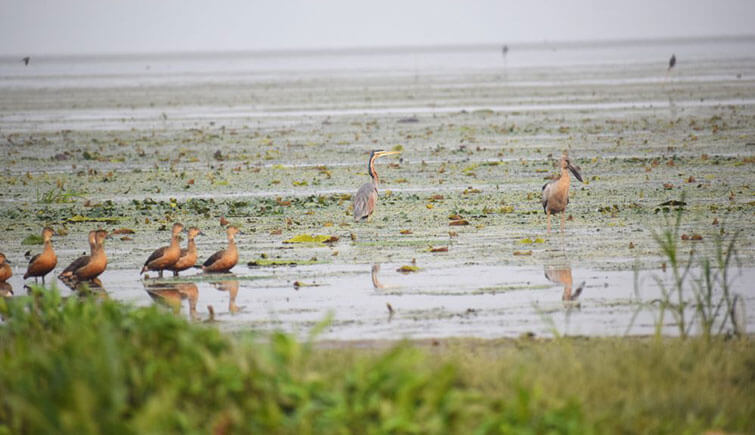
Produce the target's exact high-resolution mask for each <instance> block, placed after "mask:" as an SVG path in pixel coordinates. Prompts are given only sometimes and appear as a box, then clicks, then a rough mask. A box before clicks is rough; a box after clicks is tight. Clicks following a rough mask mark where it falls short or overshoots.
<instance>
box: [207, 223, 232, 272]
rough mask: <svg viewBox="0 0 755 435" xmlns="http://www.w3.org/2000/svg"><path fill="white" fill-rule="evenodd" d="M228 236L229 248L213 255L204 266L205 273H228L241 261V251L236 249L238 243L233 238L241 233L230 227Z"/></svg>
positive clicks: (227, 231)
mask: <svg viewBox="0 0 755 435" xmlns="http://www.w3.org/2000/svg"><path fill="white" fill-rule="evenodd" d="M226 234H228V248H226V249H224V250H222V251H218V252H216V253H214V254H212V256H211V257H210V258H208V259H207V261H205V262H204V265H203V266H202V270H203V271H204V272H228V271H229V270H231V269H232V268H233V266H235V265H236V263H237V262H238V261H239V251H238V249H236V242H235V240H234V238H233V236H235V235H236V234H241V231H239V229H238V228H236V227H234V226H230V227H228V229H226Z"/></svg>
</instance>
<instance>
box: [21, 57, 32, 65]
mask: <svg viewBox="0 0 755 435" xmlns="http://www.w3.org/2000/svg"><path fill="white" fill-rule="evenodd" d="M30 60H31V57H29V56H26V57H24V58H22V59H21V62H23V63H24V65H26V66H28V65H29V61H30Z"/></svg>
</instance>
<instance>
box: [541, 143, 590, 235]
mask: <svg viewBox="0 0 755 435" xmlns="http://www.w3.org/2000/svg"><path fill="white" fill-rule="evenodd" d="M559 167H560V168H561V176H560V177H559V178H557V179H556V180H553V181H549V182H548V183H545V185H543V189H542V191H543V200H542V204H543V211H544V212H545V214H546V215H548V233H550V232H551V214H555V213H561V232H562V233H563V231H564V222H565V220H566V205H567V204H569V182H570V179H569V171H571V172H572V173H573V174H574V176H575V177H577V180H579V181H582V174H580V172H579V168H577V167H575V166H572V164H571V161H569V157H568V156H567V155H566V153H564V155H563V157H561V161H560V162H559Z"/></svg>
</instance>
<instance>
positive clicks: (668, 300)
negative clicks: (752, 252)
mask: <svg viewBox="0 0 755 435" xmlns="http://www.w3.org/2000/svg"><path fill="white" fill-rule="evenodd" d="M684 199H685V197H684V195H682V197H681V200H680V201H668V203H674V204H686V202H685V201H684ZM683 216H684V209H683V208H682V207H679V208H678V209H677V211H676V215H675V218H674V220H673V221H670V220H669V219H668V218H666V225H665V227H664V228H662V229H661V230H658V231H654V232H653V239H654V240H655V242H656V244H657V245H658V248H659V250H660V254H661V256H662V257H663V258H664V259H665V260H666V261H667V262H668V265H669V269H670V273H671V283H670V284H669V285H667V284H666V283H665V282H664V280H663V279H662V278H661V277H659V276H655V277H654V278H655V280H656V283H657V284H658V288H659V289H660V290H661V297H660V298H659V299H658V300H656V301H653V302H654V303H653V304H640V305H639V306H638V310H642V309H647V310H649V311H651V312H652V313H654V314H655V316H656V318H655V328H656V335H657V336H660V334H661V328H662V327H663V325H664V324H665V320H664V318H665V315H666V313H667V312H668V313H671V315H672V317H673V319H674V324H675V326H676V327H677V329H678V332H679V336H680V337H688V336H689V335H690V334H691V333H692V327H693V326H695V325H697V327H698V329H699V332H700V333H701V334H702V336H703V337H705V338H706V339H710V337H711V336H713V335H716V334H722V333H724V332H726V333H730V334H735V335H742V334H744V333H745V331H744V326H745V325H744V324H743V323H744V322H741V321H740V320H739V315H738V314H740V312H743V307H742V306H741V304H742V303H741V300H740V299H739V296H738V295H736V294H733V293H732V292H731V287H732V280H733V277H732V269H733V268H734V266H735V262H736V257H737V255H736V243H737V238H738V237H739V233H734V234H731V235H728V234H726V231H725V229H724V228H723V225H722V226H721V232H720V233H719V234H716V235H715V236H714V242H713V243H714V253H715V254H714V257H713V258H712V259H711V258H709V257H707V256H703V255H701V254H699V253H698V252H697V251H696V250H695V249H690V250H689V254H688V255H687V256H686V257H685V258H682V257H683V255H684V254H683V253H682V245H681V243H680V240H682V236H681V224H682V219H683ZM695 266H697V269H698V270H699V272H698V273H695V269H694V267H695ZM635 292H636V293H637V296H638V299H639V287H638V285H637V283H636V282H635ZM738 301H739V303H738ZM635 317H636V314H635ZM630 327H631V325H630Z"/></svg>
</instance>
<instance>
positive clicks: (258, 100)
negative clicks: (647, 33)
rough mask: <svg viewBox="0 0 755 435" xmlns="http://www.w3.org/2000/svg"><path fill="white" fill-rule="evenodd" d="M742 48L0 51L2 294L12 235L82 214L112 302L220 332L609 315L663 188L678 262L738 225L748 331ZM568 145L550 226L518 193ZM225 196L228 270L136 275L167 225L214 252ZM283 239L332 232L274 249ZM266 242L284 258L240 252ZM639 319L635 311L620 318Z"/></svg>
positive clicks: (483, 332) (753, 307)
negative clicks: (676, 220) (207, 323)
mask: <svg viewBox="0 0 755 435" xmlns="http://www.w3.org/2000/svg"><path fill="white" fill-rule="evenodd" d="M671 53H675V54H676V56H677V59H678V63H677V66H676V67H675V68H674V69H673V70H671V71H667V70H666V66H667V61H668V57H670V55H671ZM753 53H755V40H753V39H747V38H745V39H735V40H733V39H724V40H716V41H709V42H703V41H675V42H668V41H667V42H644V43H626V44H621V43H616V44H610V45H590V44H579V45H554V46H546V45H542V46H540V45H534V46H527V47H522V48H521V49H519V50H517V48H516V47H513V46H512V49H511V50H510V51H509V53H508V56H507V58H506V59H505V60H504V59H503V58H502V56H501V53H500V47H469V48H465V49H458V48H453V49H451V48H448V49H433V50H419V49H418V50H380V51H373V52H362V51H356V50H354V51H343V52H322V53H317V52H299V53H296V52H288V53H227V54H193V55H181V54H169V55H160V56H158V55H154V56H128V55H123V56H109V57H96V56H83V57H55V58H45V57H35V58H33V59H32V62H31V64H30V65H29V66H28V67H24V66H23V63H21V62H18V59H15V58H13V59H8V58H4V59H0V148H2V151H3V154H4V155H5V156H7V157H6V158H5V159H4V160H3V167H2V173H0V177H1V178H2V186H4V188H3V191H2V192H0V195H1V196H0V218H1V219H2V224H3V232H2V233H0V252H3V253H5V255H6V256H7V257H8V258H9V259H10V260H11V261H12V262H13V263H14V264H13V266H14V276H13V277H12V278H11V279H10V280H9V283H10V285H11V286H12V288H13V289H14V291H15V293H16V294H22V293H24V292H25V291H24V290H23V284H22V280H21V276H22V275H23V272H24V268H25V267H24V266H25V263H26V260H25V258H24V253H25V252H26V251H27V250H31V251H32V253H35V252H38V251H39V250H40V249H41V247H40V246H34V245H22V244H21V241H22V240H23V239H24V238H26V237H27V236H29V235H31V234H37V233H39V231H40V230H41V228H42V226H44V225H46V224H49V225H52V226H53V227H54V228H55V229H56V230H59V235H57V236H56V237H55V238H54V244H55V247H56V250H57V252H58V256H59V263H58V268H57V269H56V273H59V272H60V270H62V268H64V267H65V266H66V265H67V264H68V263H69V262H70V261H71V260H73V259H74V258H75V257H77V256H78V255H81V252H82V251H83V250H85V247H86V233H87V232H88V231H89V230H90V229H92V228H95V227H103V228H106V229H108V230H112V229H117V228H127V229H130V230H133V234H121V235H118V236H115V237H113V238H112V239H109V240H108V241H107V245H106V250H107V252H108V256H109V259H110V263H109V266H108V270H107V271H106V272H105V273H104V274H103V275H102V277H101V280H102V284H103V286H104V288H105V289H106V291H107V294H108V295H109V297H112V298H115V299H119V300H124V301H129V302H132V303H135V304H137V305H144V304H151V303H154V302H153V300H154V299H155V298H157V299H160V298H163V299H168V300H171V299H175V298H176V295H178V296H179V298H178V299H177V300H178V301H179V302H180V304H181V306H182V313H183V314H184V315H187V316H189V315H190V314H189V312H190V311H192V309H191V306H192V305H195V307H196V317H197V318H201V319H206V318H208V317H209V312H208V308H207V306H208V305H211V306H212V307H213V310H214V313H215V319H216V320H218V325H219V326H220V327H221V328H223V329H226V330H242V329H259V330H273V329H277V328H280V329H284V330H287V331H296V332H299V333H301V334H303V335H304V334H306V333H307V331H308V330H309V329H310V328H312V327H313V326H314V325H315V324H317V322H319V321H321V320H323V319H324V318H326V317H327V316H328V315H329V313H330V314H331V315H332V316H333V317H332V323H331V324H330V326H329V327H328V328H327V329H326V330H325V332H324V334H323V338H327V339H343V340H362V339H395V338H404V337H407V338H431V337H447V336H476V337H500V336H516V335H519V334H522V333H526V332H534V333H536V334H538V335H549V334H551V333H552V332H553V331H554V330H556V331H558V332H559V333H568V334H584V335H617V334H623V333H624V332H625V331H626V329H627V327H628V325H629V323H630V321H631V318H632V315H633V314H634V312H635V310H636V302H637V300H636V299H635V293H634V287H635V282H634V272H633V270H634V268H635V267H637V268H638V269H639V271H640V272H639V275H638V276H639V280H640V281H639V284H640V289H641V291H640V296H641V300H642V301H644V302H648V301H651V300H653V299H656V298H657V297H658V295H659V290H658V287H657V283H656V282H655V280H654V279H653V276H663V277H666V278H668V273H666V274H664V273H663V272H662V271H661V270H660V268H661V265H662V264H663V263H664V259H662V258H661V257H660V256H659V255H658V252H659V250H658V248H657V246H656V244H655V242H654V241H653V237H652V231H653V230H657V229H659V228H661V227H663V226H664V225H665V220H664V217H665V216H668V215H669V214H670V213H673V207H669V206H667V205H663V204H664V203H666V202H667V201H669V200H679V199H680V198H681V196H682V194H684V195H685V201H686V206H685V207H684V209H685V214H684V220H683V222H682V227H681V232H682V233H684V234H689V235H693V234H697V235H700V236H701V237H702V240H699V241H693V240H686V241H681V240H680V242H679V243H680V252H683V253H684V256H685V257H686V255H688V253H689V252H690V250H694V251H695V252H696V255H697V256H698V257H702V256H708V257H710V256H712V255H713V254H714V251H715V244H714V239H715V236H716V235H717V234H720V233H721V231H722V230H723V231H724V232H725V233H727V234H729V235H731V234H734V233H736V232H737V231H739V239H738V244H737V246H738V249H737V253H738V257H737V258H738V260H739V265H740V266H741V267H738V268H735V269H734V270H733V276H734V281H733V282H734V291H735V292H737V293H739V294H740V295H741V296H742V299H743V300H744V302H745V304H744V306H745V310H746V313H745V314H746V319H747V326H748V331H750V332H751V331H752V330H753V326H755V290H753V288H752V286H751V285H748V284H749V283H752V282H753V279H754V278H755V272H754V271H755V269H754V267H755V249H753V240H754V239H755V232H753V231H752V229H753V217H754V216H753V215H754V213H755V201H754V200H755V197H754V195H753V190H752V186H753V182H755V175H754V174H755V170H754V169H755V168H753V165H754V164H755V155H754V154H755V121H753V119H755V54H753ZM398 146H400V147H401V148H402V149H403V153H402V154H401V156H400V157H397V158H392V157H388V158H385V159H381V160H380V161H378V164H377V170H378V172H379V173H380V175H381V189H380V190H381V199H380V204H379V205H378V209H377V212H376V215H375V216H374V218H373V220H372V222H369V223H367V224H354V223H353V221H352V219H351V216H350V215H349V211H348V207H349V205H350V203H351V201H350V199H349V197H348V195H350V194H353V193H354V192H355V191H356V189H357V188H358V187H359V185H361V184H362V183H363V182H365V181H367V179H368V176H367V173H366V160H367V154H368V152H369V150H371V149H377V148H385V149H391V148H394V147H398ZM564 149H568V150H569V152H570V156H571V158H572V161H574V162H576V163H577V164H578V165H579V166H581V169H582V174H583V176H584V177H585V180H586V183H579V182H577V181H576V180H572V185H571V189H572V193H571V202H570V204H569V208H568V210H567V214H568V215H569V216H570V219H569V220H568V221H567V222H566V234H565V235H561V234H560V232H559V230H558V220H554V224H555V225H554V228H555V231H554V232H553V233H552V234H550V235H548V234H546V231H545V217H544V216H543V214H542V208H541V206H540V204H539V198H540V196H539V195H540V188H541V186H542V184H543V183H544V182H545V180H544V179H545V178H547V177H548V176H549V175H550V174H552V173H554V172H555V169H554V163H555V159H556V158H557V157H558V156H559V155H560V153H561V151H562V150H564ZM451 215H459V216H461V217H463V218H464V219H465V220H466V221H467V222H468V223H469V225H464V226H450V225H449V222H450V220H449V216H451ZM77 216H78V217H79V218H76V217H77ZM221 216H224V217H226V218H227V219H228V220H229V221H231V222H232V223H234V224H236V225H238V226H239V227H241V228H242V230H243V231H244V234H243V235H240V236H239V237H238V238H237V241H238V244H239V248H240V262H239V265H238V266H237V267H236V268H235V269H234V270H233V272H234V276H221V277H212V278H209V277H202V276H201V275H197V274H196V273H195V272H189V274H190V275H191V278H189V279H183V280H180V281H179V282H177V283H176V282H174V281H173V280H172V279H170V278H168V279H165V280H163V282H164V283H165V285H158V284H157V283H156V282H155V281H154V280H152V279H149V280H146V281H142V280H140V279H139V277H138V269H139V268H140V266H141V263H142V262H143V261H144V259H146V258H147V256H148V255H149V253H150V252H151V251H152V250H153V249H154V248H156V247H158V246H161V245H164V244H166V243H167V241H168V239H169V232H168V230H167V228H169V227H170V223H172V222H173V221H180V222H182V223H184V224H185V225H187V226H192V225H196V226H199V227H200V228H202V230H203V231H204V233H205V234H206V235H205V236H203V237H200V238H199V239H198V240H197V244H198V249H199V253H200V254H199V255H200V258H206V257H207V256H209V255H210V254H211V253H212V252H214V251H215V250H217V249H219V248H221V247H222V246H224V243H225V242H224V240H225V237H224V236H223V232H222V229H221V228H220V226H219V225H218V220H219V218H220V217H221ZM81 220H84V222H81ZM304 233H306V234H325V235H333V236H337V237H339V240H338V241H337V242H335V243H333V244H330V245H304V246H299V245H290V244H284V243H283V241H285V240H287V239H290V238H291V237H293V236H295V235H298V234H304ZM431 247H435V248H438V247H443V248H448V251H447V252H432V249H431ZM262 257H264V258H263V260H278V261H285V262H291V263H294V265H293V266H277V267H269V266H266V267H248V266H247V265H246V263H247V262H249V261H252V260H259V259H261V258H262ZM413 261H414V263H413ZM412 264H416V266H418V267H419V270H418V271H417V272H414V273H409V274H403V273H399V272H397V271H396V269H398V268H399V267H401V266H404V265H412ZM374 265H378V267H377V269H378V270H377V271H376V273H375V276H376V277H377V280H378V282H379V283H381V284H382V286H380V285H378V286H376V285H374V284H373V273H372V271H373V269H374ZM696 271H697V269H695V272H694V273H696ZM694 273H693V274H694ZM570 274H571V281H572V283H573V286H572V287H573V288H572V293H571V294H572V295H574V294H575V293H576V289H577V287H579V285H580V284H581V283H582V282H584V287H583V288H582V291H581V293H580V294H579V295H578V297H577V299H576V300H575V301H568V300H567V301H565V300H564V299H568V297H566V298H565V294H566V293H568V292H565V288H564V283H563V281H565V280H566V281H568V277H569V275H570ZM216 278H217V279H216ZM295 282H298V283H299V284H301V286H299V287H298V289H297V288H295V286H294V283H295ZM171 283H172V284H171ZM168 284H171V285H168ZM173 284H175V285H173ZM59 287H63V286H62V285H59ZM63 288H64V287H63ZM148 290H149V292H148ZM63 292H64V293H66V294H67V292H68V290H67V289H65V288H64V290H63ZM180 295H183V299H180ZM152 296H154V298H153V297H152ZM388 305H390V307H391V309H392V310H393V313H392V314H391V313H390V312H389V309H388ZM653 328H654V325H653V319H652V317H651V316H650V315H649V314H648V313H646V312H643V314H641V315H640V316H639V317H638V318H637V320H636V321H635V323H634V327H633V328H632V329H631V330H630V333H633V334H648V333H652V332H653ZM664 331H666V332H667V333H670V334H673V333H675V328H674V327H673V325H670V324H667V325H665V328H664Z"/></svg>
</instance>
